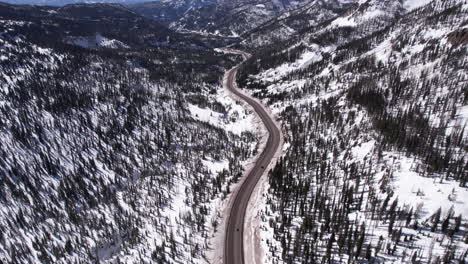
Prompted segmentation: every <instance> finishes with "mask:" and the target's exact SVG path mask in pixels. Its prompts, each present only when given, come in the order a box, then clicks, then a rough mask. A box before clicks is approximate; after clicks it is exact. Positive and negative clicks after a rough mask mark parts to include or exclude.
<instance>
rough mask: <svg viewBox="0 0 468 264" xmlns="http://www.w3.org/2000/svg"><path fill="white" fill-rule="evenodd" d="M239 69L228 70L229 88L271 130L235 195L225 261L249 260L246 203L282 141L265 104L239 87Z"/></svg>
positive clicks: (239, 263)
mask: <svg viewBox="0 0 468 264" xmlns="http://www.w3.org/2000/svg"><path fill="white" fill-rule="evenodd" d="M238 53H240V54H242V55H243V56H244V57H247V56H248V54H247V53H243V52H238ZM238 68H239V66H236V67H234V68H232V69H231V70H229V71H228V72H226V75H227V83H226V85H227V87H226V88H227V89H228V90H229V91H231V92H232V93H234V94H235V95H237V96H238V97H240V98H241V99H242V100H244V101H245V102H247V103H248V104H249V105H251V106H252V107H253V109H254V110H255V112H257V114H258V116H259V117H260V118H261V119H262V122H263V123H264V124H265V127H266V128H267V129H268V134H269V136H268V141H267V143H266V146H265V149H264V150H263V152H262V153H261V154H260V156H259V157H258V159H257V161H256V162H255V165H254V167H253V168H252V169H251V170H250V172H249V174H248V175H247V176H246V178H245V180H244V182H243V183H242V185H241V186H240V187H239V189H238V192H237V193H236V194H234V195H236V196H235V198H234V202H233V204H232V207H231V210H230V213H229V218H228V222H227V226H226V238H225V239H226V240H225V243H224V264H244V263H246V262H245V258H244V243H243V241H244V240H243V235H244V218H245V212H246V210H247V205H248V203H249V200H250V196H251V195H252V192H253V190H254V189H255V185H256V184H257V182H258V181H259V180H260V178H261V177H262V175H263V173H264V172H265V169H266V168H267V167H268V165H269V164H270V162H271V160H272V159H273V157H274V156H275V153H276V151H277V149H278V147H279V145H280V141H281V131H280V130H279V129H278V127H277V126H276V125H275V123H274V121H273V118H272V117H271V116H270V115H269V114H268V113H267V112H266V111H265V109H264V108H263V107H262V105H261V104H260V103H258V102H257V101H255V100H253V99H252V98H251V97H250V96H248V95H246V94H244V93H242V92H241V91H239V90H238V89H237V86H236V85H235V81H236V73H237V70H238ZM247 264H250V263H247Z"/></svg>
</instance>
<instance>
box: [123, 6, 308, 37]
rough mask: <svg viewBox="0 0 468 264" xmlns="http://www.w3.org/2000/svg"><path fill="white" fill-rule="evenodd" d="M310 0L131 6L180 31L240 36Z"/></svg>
mask: <svg viewBox="0 0 468 264" xmlns="http://www.w3.org/2000/svg"><path fill="white" fill-rule="evenodd" d="M306 2H307V1H296V0H292V1H289V0H288V1H283V0H280V1H279V0H275V1H273V0H268V1H258V0H255V1H244V0H235V1H221V0H206V1H193V0H183V1H161V2H150V3H142V4H135V5H131V8H132V9H133V10H135V11H136V12H138V13H140V14H143V15H145V16H146V17H149V18H153V19H156V20H158V21H162V22H164V23H166V24H168V25H170V27H171V28H172V29H175V30H178V31H183V32H184V31H188V32H191V31H196V32H201V33H209V34H216V35H222V36H231V37H236V36H239V35H241V34H243V33H244V32H246V31H248V30H251V29H253V28H255V27H256V26H259V25H261V24H262V23H263V22H266V21H268V20H270V19H272V18H273V17H276V16H277V15H279V14H281V13H282V12H283V11H285V10H288V9H293V8H296V7H299V6H301V5H303V4H305V3H306Z"/></svg>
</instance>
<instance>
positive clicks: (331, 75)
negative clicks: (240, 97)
mask: <svg viewBox="0 0 468 264" xmlns="http://www.w3.org/2000/svg"><path fill="white" fill-rule="evenodd" d="M363 4H364V3H361V4H360V6H359V8H358V9H356V8H352V9H350V10H349V12H347V13H345V14H343V15H341V16H340V17H338V18H336V19H334V20H331V21H328V22H326V23H323V24H322V25H317V27H316V29H315V30H311V31H309V32H305V33H304V34H303V35H301V36H296V37H295V38H292V39H291V40H290V41H289V42H283V43H282V44H280V45H271V46H270V47H268V48H266V49H265V50H263V51H259V52H258V53H257V54H256V55H255V56H253V57H252V58H251V59H250V60H249V61H248V62H247V63H246V64H245V66H244V67H243V68H242V70H241V73H240V74H239V77H238V78H239V79H238V81H239V85H240V86H241V87H247V88H249V89H250V90H251V92H252V93H253V94H254V95H256V96H258V97H259V98H261V99H263V100H264V101H265V102H266V103H269V104H270V105H271V108H272V109H275V111H276V112H277V113H278V114H280V115H281V116H282V120H283V123H284V126H285V129H286V131H288V137H287V142H288V144H289V147H288V150H287V152H286V153H285V155H284V156H283V159H282V160H281V161H279V162H278V164H277V165H276V168H275V169H274V170H273V171H272V172H271V173H270V176H269V177H270V178H269V184H270V185H269V186H270V188H269V194H268V196H267V198H266V205H265V209H264V210H263V211H262V212H260V216H261V218H262V219H263V220H264V224H263V226H262V228H261V230H262V231H261V234H262V236H263V239H264V245H263V246H264V248H265V252H266V254H265V256H264V261H263V262H264V263H466V261H467V260H468V226H467V223H468V202H467V199H466V198H467V197H468V188H467V187H468V186H467V181H468V135H467V131H466V129H467V125H468V111H467V109H468V89H467V83H468V73H467V71H466V69H467V68H468V61H467V58H468V56H467V55H468V45H467V44H468V37H467V25H468V20H467V17H468V3H467V2H466V1H454V0H451V1H448V0H444V1H442V0H435V1H432V2H430V3H427V4H426V3H425V2H424V3H420V4H421V5H420V6H419V7H416V8H414V9H412V11H409V12H408V11H404V13H401V12H399V11H398V10H400V6H399V5H400V4H403V6H402V7H403V8H404V3H403V2H400V3H399V4H396V5H395V6H392V5H390V4H388V5H383V6H382V5H380V1H367V2H366V3H365V6H363ZM387 8H390V9H392V10H396V11H397V12H395V13H394V14H395V15H391V16H390V15H388V12H386V14H384V15H382V13H381V12H377V11H376V10H383V9H387ZM357 12H359V15H357ZM285 43H286V44H285Z"/></svg>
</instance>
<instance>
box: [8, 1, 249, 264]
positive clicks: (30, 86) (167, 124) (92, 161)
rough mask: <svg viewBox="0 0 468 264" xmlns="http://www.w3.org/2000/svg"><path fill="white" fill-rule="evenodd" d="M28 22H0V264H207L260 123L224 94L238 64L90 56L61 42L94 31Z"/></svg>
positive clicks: (117, 30) (163, 53) (140, 52)
mask: <svg viewBox="0 0 468 264" xmlns="http://www.w3.org/2000/svg"><path fill="white" fill-rule="evenodd" d="M94 7H96V6H94ZM9 8H13V9H16V8H19V7H9ZM22 8H23V7H22ZM19 9H21V8H19ZM28 9H30V11H31V14H33V15H28V13H27V12H23V13H21V14H18V13H15V12H5V11H6V10H7V9H6V8H3V6H2V9H1V10H2V11H4V12H3V13H2V14H1V15H2V16H3V17H2V18H1V20H0V32H2V33H1V34H0V73H1V74H0V87H1V88H0V120H1V121H0V138H1V144H0V261H1V262H4V263H90V262H104V263H116V262H127V263H140V262H156V263H157V262H164V263H204V256H205V255H206V254H207V252H208V251H209V250H210V249H209V247H210V246H209V245H208V238H209V234H210V233H211V232H212V231H213V229H216V225H217V219H218V215H217V212H218V207H219V206H220V204H221V202H222V200H223V199H224V198H225V197H226V195H227V193H228V192H229V185H230V184H231V183H232V182H233V181H235V179H236V178H237V177H238V175H240V174H241V172H242V169H243V168H242V164H241V162H242V161H243V160H245V159H247V158H249V157H250V156H251V154H252V152H253V151H254V150H255V143H256V139H255V136H254V135H253V130H252V129H251V128H250V127H251V123H250V122H251V121H249V120H251V116H250V115H249V113H247V112H246V111H244V110H243V109H242V108H241V107H240V106H238V105H236V104H235V103H234V102H233V101H232V100H228V99H226V96H225V95H223V94H222V93H220V92H218V91H217V89H219V88H220V83H219V78H218V77H219V76H221V75H222V73H223V68H224V67H229V66H230V65H232V64H233V62H232V61H231V60H230V59H229V58H227V57H225V56H222V55H220V54H217V53H214V52H213V51H211V50H210V49H205V48H203V47H202V46H197V47H192V46H191V45H188V46H184V47H177V46H171V45H164V46H163V45H160V46H157V47H154V46H152V45H146V46H144V48H142V46H140V45H141V44H140V45H139V44H138V43H136V42H132V41H129V42H128V43H129V45H128V47H126V48H124V49H83V48H80V47H76V46H73V45H68V44H66V43H64V41H63V39H62V38H61V37H60V36H70V35H74V34H75V33H77V32H94V28H93V24H91V26H90V27H82V28H79V27H80V26H83V24H84V23H88V21H89V20H90V19H89V18H85V17H81V16H80V15H79V12H72V11H73V9H72V10H70V9H69V8H68V9H67V12H68V15H67V16H65V15H63V13H61V12H60V11H58V12H57V13H59V14H60V18H57V17H47V19H45V18H44V17H43V16H42V15H39V16H38V15H37V14H41V13H42V12H43V11H41V10H44V9H42V8H39V9H41V10H37V9H36V10H34V9H35V8H33V7H28ZM21 10H24V9H21ZM45 10H50V9H45ZM55 10H56V9H55ZM10 11H11V10H10ZM5 13H6V14H5ZM70 13H72V14H73V16H74V18H75V19H76V20H80V21H81V22H80V23H78V22H76V23H73V22H72V21H71V20H70V19H68V18H67V19H65V17H70ZM119 14H120V13H116V14H115V16H112V15H111V14H109V13H108V16H107V17H108V18H109V19H110V18H114V19H115V18H119V17H121V16H120V15H121V14H120V15H119ZM106 19H107V18H106ZM44 21H47V22H48V23H44ZM102 21H104V20H102ZM111 21H112V20H111ZM57 23H62V25H69V26H68V27H63V28H62V27H56V26H54V25H56V24H57ZM104 24H105V23H104ZM143 25H147V27H149V28H143V27H144V26H143ZM143 25H141V27H142V28H141V29H140V31H139V32H144V31H145V30H151V27H152V25H153V24H143ZM101 26H102V24H101ZM127 26H128V25H127V24H119V23H115V24H114V27H113V28H112V32H113V36H115V38H116V39H126V37H127V36H125V34H127V32H126V28H127ZM74 27H77V28H76V29H75V30H74V31H73V34H70V32H67V31H68V29H73V28H74ZM145 27H146V26H145ZM62 30H63V31H62ZM87 30H89V31H87ZM51 35H53V36H56V37H55V38H52V37H50V36H51ZM76 35H80V34H76ZM84 35H85V34H84ZM101 40H102V39H101ZM192 43H193V42H192ZM130 44H131V45H130ZM194 51H196V52H194Z"/></svg>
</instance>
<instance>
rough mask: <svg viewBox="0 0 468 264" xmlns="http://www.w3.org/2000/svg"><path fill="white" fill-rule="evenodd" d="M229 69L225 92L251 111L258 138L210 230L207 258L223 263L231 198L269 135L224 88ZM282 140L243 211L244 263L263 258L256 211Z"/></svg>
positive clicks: (259, 219) (259, 209)
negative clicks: (210, 246)
mask: <svg viewBox="0 0 468 264" xmlns="http://www.w3.org/2000/svg"><path fill="white" fill-rule="evenodd" d="M221 52H223V51H221ZM228 52H233V53H237V52H236V51H228ZM238 54H241V53H238ZM242 55H243V56H244V57H245V56H247V55H245V54H242ZM228 72H229V71H228ZM228 72H226V74H225V76H224V79H223V86H224V92H225V93H227V94H228V95H229V96H230V97H231V98H232V99H234V100H235V101H236V102H239V103H240V104H241V105H242V106H243V107H244V108H245V109H246V110H247V111H248V112H250V113H253V114H254V125H255V130H256V135H257V137H258V138H259V142H258V146H257V152H256V155H255V156H254V157H252V158H251V159H249V160H248V161H246V162H245V168H246V169H245V171H244V175H243V176H244V177H242V179H241V180H240V181H239V182H238V183H236V184H235V185H233V189H232V193H231V194H230V195H229V198H228V199H227V200H225V201H224V202H223V204H222V206H223V208H224V209H223V210H222V213H221V215H222V217H221V221H220V226H219V229H218V231H217V232H216V233H215V234H213V238H212V239H211V241H210V244H213V245H216V248H215V249H214V250H213V251H212V252H211V253H212V254H211V255H209V258H208V261H209V262H210V263H223V256H224V242H225V229H226V223H227V220H228V218H229V212H230V210H231V207H232V204H233V202H234V198H235V197H236V195H235V194H236V193H237V192H238V190H239V187H240V186H241V185H242V183H243V182H244V180H245V175H248V173H249V172H250V170H251V169H252V168H253V166H254V165H255V162H256V160H257V158H258V157H259V155H260V154H261V153H262V152H263V150H264V148H265V145H266V142H267V140H268V137H269V133H268V131H267V129H266V127H265V126H264V124H263V122H262V120H261V118H260V117H259V116H258V115H257V113H256V112H255V111H254V110H253V108H252V106H250V105H249V104H248V103H246V102H244V101H243V100H242V99H240V98H239V97H238V96H237V95H235V94H233V93H231V92H230V91H229V90H228V89H227V76H228V74H227V73H228ZM254 100H256V101H257V102H258V103H260V104H261V105H262V106H263V104H262V103H261V102H260V101H259V100H257V99H255V98H254ZM264 109H265V111H266V112H267V113H269V114H270V115H271V116H273V117H275V115H274V114H273V113H272V111H270V110H269V109H268V108H266V107H264ZM272 119H273V120H276V118H272ZM275 124H276V126H277V127H278V128H279V129H280V128H281V125H280V124H279V123H277V122H275ZM283 143H284V141H283V137H282V135H281V142H280V145H279V147H278V149H277V151H276V153H275V156H274V158H273V159H272V161H271V162H270V165H269V166H268V167H267V169H266V170H265V173H264V175H262V177H261V179H260V180H259V182H258V183H257V185H256V187H255V189H254V191H253V193H252V196H251V198H250V201H249V205H248V207H247V212H246V215H245V221H244V230H245V233H244V238H243V239H244V249H245V256H244V257H245V261H246V263H255V264H260V263H262V262H263V258H264V255H265V252H266V251H265V245H264V243H262V238H261V235H260V227H261V223H262V219H261V218H260V215H259V212H260V211H261V209H262V208H263V207H264V206H265V203H266V200H265V197H266V196H265V195H263V194H264V192H265V191H266V190H268V186H267V185H268V180H267V175H268V171H269V170H270V169H271V168H272V167H273V166H274V165H275V164H276V161H277V159H278V158H279V157H280V155H281V153H282V152H283Z"/></svg>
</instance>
